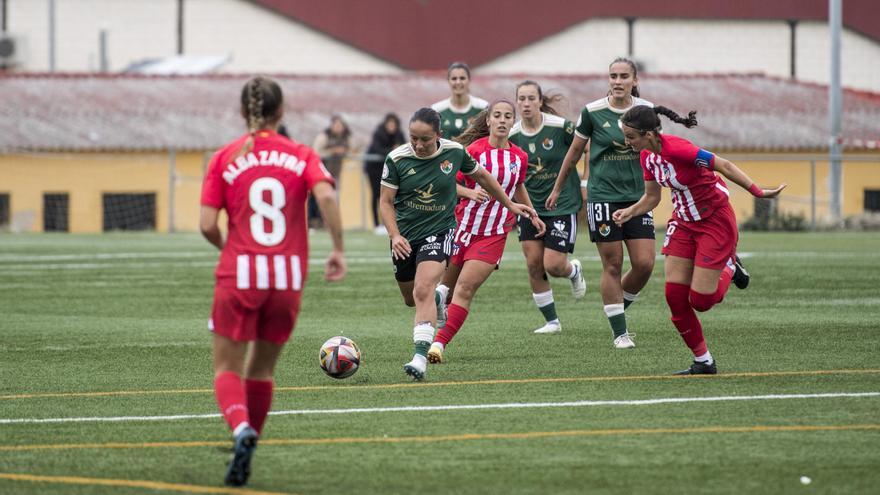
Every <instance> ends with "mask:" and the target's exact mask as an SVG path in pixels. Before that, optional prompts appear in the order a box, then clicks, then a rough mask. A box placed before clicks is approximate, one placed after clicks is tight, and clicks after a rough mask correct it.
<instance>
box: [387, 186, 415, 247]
mask: <svg viewBox="0 0 880 495" xmlns="http://www.w3.org/2000/svg"><path fill="white" fill-rule="evenodd" d="M396 197H397V189H395V188H393V187H388V186H386V185H384V184H382V190H381V191H380V193H379V215H380V216H381V217H382V223H384V224H385V229H386V230H387V231H388V237H389V238H391V255H392V256H394V258H395V259H401V260H402V259H404V258H406V257H407V256H409V255H410V253H412V247H411V246H410V245H409V241H408V240H406V237H403V236H402V235H400V229H399V228H398V227H397V211H396V210H395V209H394V198H396Z"/></svg>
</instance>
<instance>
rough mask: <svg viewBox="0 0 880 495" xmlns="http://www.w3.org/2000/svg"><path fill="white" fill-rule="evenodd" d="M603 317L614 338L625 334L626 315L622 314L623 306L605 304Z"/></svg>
mask: <svg viewBox="0 0 880 495" xmlns="http://www.w3.org/2000/svg"><path fill="white" fill-rule="evenodd" d="M605 316H607V317H608V323H610V324H611V331H612V332H613V333H614V337H615V338H617V337H620V336H621V335H623V334H625V333H626V313H624V312H623V304H606V305H605Z"/></svg>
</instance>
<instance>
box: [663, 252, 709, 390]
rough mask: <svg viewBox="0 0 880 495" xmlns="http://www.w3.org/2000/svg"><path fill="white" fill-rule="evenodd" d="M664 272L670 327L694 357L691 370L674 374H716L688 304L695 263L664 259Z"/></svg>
mask: <svg viewBox="0 0 880 495" xmlns="http://www.w3.org/2000/svg"><path fill="white" fill-rule="evenodd" d="M665 269H666V303H667V304H668V305H669V310H670V312H671V313H672V324H673V325H675V328H676V330H678V334H679V335H681V338H682V340H684V343H685V345H687V346H688V348H689V349H690V350H691V352H692V353H693V355H694V362H693V364H692V365H691V367H690V368H688V369H686V370H683V371H679V372H677V373H676V374H683V375H691V374H715V373H716V372H717V370H716V367H715V361H714V360H713V359H712V354H711V353H709V348H708V347H707V345H706V339H705V337H704V336H703V326H702V324H701V323H700V320H699V319H698V318H697V314H696V313H695V312H694V308H693V307H691V303H690V297H689V295H690V294H689V293H690V286H691V283H692V277H693V274H694V262H693V260H692V259H688V258H682V257H678V256H671V255H667V256H666V263H665Z"/></svg>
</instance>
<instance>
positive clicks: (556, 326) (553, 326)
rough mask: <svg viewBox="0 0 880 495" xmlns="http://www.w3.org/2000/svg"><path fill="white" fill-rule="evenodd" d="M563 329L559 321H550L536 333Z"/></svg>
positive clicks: (556, 331) (554, 331)
mask: <svg viewBox="0 0 880 495" xmlns="http://www.w3.org/2000/svg"><path fill="white" fill-rule="evenodd" d="M561 331H562V325H561V324H560V323H558V322H555V321H554V322H549V323H547V324H546V325H544V326H543V327H541V328H539V329H537V330H535V333H559V332H561Z"/></svg>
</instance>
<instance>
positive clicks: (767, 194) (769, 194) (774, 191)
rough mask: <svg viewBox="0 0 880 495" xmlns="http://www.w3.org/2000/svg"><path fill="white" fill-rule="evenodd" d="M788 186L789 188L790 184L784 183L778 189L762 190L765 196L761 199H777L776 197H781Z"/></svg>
mask: <svg viewBox="0 0 880 495" xmlns="http://www.w3.org/2000/svg"><path fill="white" fill-rule="evenodd" d="M787 186H788V184H786V183H783V184H782V185H781V186H779V187H777V188H776V189H762V191H763V192H764V195H763V196H761V197H762V198H775V197H776V196H779V193H781V192H782V190H783V189H785V188H786V187H787Z"/></svg>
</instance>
